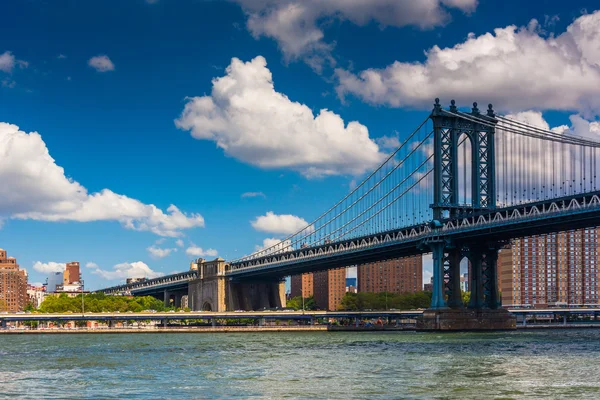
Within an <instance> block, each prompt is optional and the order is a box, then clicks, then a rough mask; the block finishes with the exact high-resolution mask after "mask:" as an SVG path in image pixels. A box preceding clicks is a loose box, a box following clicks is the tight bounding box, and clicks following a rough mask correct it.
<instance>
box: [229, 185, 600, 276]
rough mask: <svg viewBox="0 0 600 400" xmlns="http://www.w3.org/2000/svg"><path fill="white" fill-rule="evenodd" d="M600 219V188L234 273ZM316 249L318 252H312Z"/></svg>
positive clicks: (352, 261) (362, 258) (252, 263)
mask: <svg viewBox="0 0 600 400" xmlns="http://www.w3.org/2000/svg"><path fill="white" fill-rule="evenodd" d="M598 225H600V191H596V192H590V193H585V194H578V195H573V196H566V197H560V198H555V199H548V200H540V201H534V202H531V203H526V204H521V205H517V206H511V207H503V208H496V209H491V210H482V211H478V212H472V213H470V214H469V215H468V217H465V218H462V217H461V218H456V219H446V220H442V221H440V226H439V227H438V228H437V229H432V228H431V226H430V224H420V225H415V226H409V227H406V228H403V229H399V230H394V231H390V232H382V233H377V234H372V235H368V236H363V237H358V238H355V239H348V240H345V241H341V242H334V243H327V244H322V245H320V246H314V247H309V248H303V249H297V250H293V251H289V252H281V253H278V254H272V255H268V256H264V257H247V258H244V259H241V260H239V261H235V262H232V264H231V267H230V269H229V270H228V271H227V273H226V275H227V276H229V277H232V278H234V279H239V280H245V279H250V280H253V279H257V280H260V279H269V278H271V279H273V278H283V277H285V276H289V275H295V274H301V273H306V272H315V271H318V270H324V269H330V268H336V267H340V266H345V265H360V264H364V263H368V262H374V261H379V260H385V259H391V258H397V257H406V256H412V255H417V254H422V253H429V252H430V250H429V249H428V248H427V246H426V243H427V242H428V241H435V240H446V241H449V242H452V241H457V242H460V243H467V244H468V243H469V242H470V241H473V242H477V243H482V242H486V241H489V242H498V241H504V240H510V239H513V238H519V237H523V236H531V235H539V234H544V233H553V232H559V231H564V230H572V229H578V228H586V227H591V226H598ZM311 253H312V254H311Z"/></svg>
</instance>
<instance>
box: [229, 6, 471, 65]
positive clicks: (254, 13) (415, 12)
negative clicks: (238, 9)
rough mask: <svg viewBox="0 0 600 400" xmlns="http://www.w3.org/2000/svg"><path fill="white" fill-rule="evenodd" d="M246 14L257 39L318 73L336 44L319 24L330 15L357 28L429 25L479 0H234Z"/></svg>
mask: <svg viewBox="0 0 600 400" xmlns="http://www.w3.org/2000/svg"><path fill="white" fill-rule="evenodd" d="M236 1H237V2H238V3H239V4H241V5H242V7H243V8H244V10H245V12H246V14H247V15H248V30H249V31H250V32H251V33H252V35H253V36H254V37H255V38H257V39H258V38H260V37H261V36H265V37H269V38H272V39H274V40H276V41H277V43H278V45H279V48H280V49H281V51H282V52H283V55H284V57H285V59H286V60H288V61H289V60H295V59H298V58H303V59H304V60H305V61H306V62H307V63H308V64H309V65H311V66H312V67H313V68H314V69H315V70H317V71H320V70H321V68H322V65H323V63H324V62H326V61H327V62H329V63H330V64H334V63H335V62H334V60H333V57H332V56H331V50H332V49H333V47H334V45H333V44H331V43H327V42H325V41H324V32H323V25H325V24H326V21H327V20H331V19H333V18H335V19H339V20H349V21H351V22H352V23H354V24H357V25H359V26H364V25H367V24H369V23H370V22H371V21H375V22H376V23H377V24H379V26H380V27H382V28H383V27H386V26H395V27H400V26H406V25H414V26H417V27H419V28H421V29H428V28H432V27H435V26H439V25H443V24H445V23H446V22H448V21H449V18H450V16H449V14H448V12H447V9H448V8H458V9H460V10H462V11H463V12H471V11H473V10H475V8H476V7H477V0H419V1H414V0H350V1H349V0H327V1H322V0H277V1H275V0H236Z"/></svg>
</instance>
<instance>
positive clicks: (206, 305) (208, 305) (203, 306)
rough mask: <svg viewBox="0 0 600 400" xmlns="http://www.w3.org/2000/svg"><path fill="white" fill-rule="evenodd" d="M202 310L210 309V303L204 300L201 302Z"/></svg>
mask: <svg viewBox="0 0 600 400" xmlns="http://www.w3.org/2000/svg"><path fill="white" fill-rule="evenodd" d="M202 311H212V305H211V304H210V303H209V302H208V301H206V302H204V304H202Z"/></svg>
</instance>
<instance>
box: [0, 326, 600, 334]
mask: <svg viewBox="0 0 600 400" xmlns="http://www.w3.org/2000/svg"><path fill="white" fill-rule="evenodd" d="M556 329H558V330H561V329H562V330H564V329H567V330H568V329H600V324H571V325H562V324H561V325H548V324H543V325H542V324H540V325H524V326H523V325H518V326H517V329H515V331H527V330H556ZM415 331H416V328H415V327H395V326H392V327H369V328H360V327H359V328H357V327H354V326H326V325H322V326H273V327H267V326H221V327H178V328H150V329H140V328H105V329H103V328H100V329H98V328H91V329H85V328H78V329H6V330H0V335H44V334H49V335H56V334H76V335H77V334H79V335H86V334H130V333H141V334H153V333H154V334H156V333H238V332H242V333H253V332H278V333H280V332H415ZM481 332H486V331H481ZM487 332H496V331H487Z"/></svg>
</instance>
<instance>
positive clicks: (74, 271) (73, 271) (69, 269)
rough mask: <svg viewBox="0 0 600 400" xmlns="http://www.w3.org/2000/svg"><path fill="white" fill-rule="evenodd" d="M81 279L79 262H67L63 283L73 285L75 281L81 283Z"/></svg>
mask: <svg viewBox="0 0 600 400" xmlns="http://www.w3.org/2000/svg"><path fill="white" fill-rule="evenodd" d="M80 280H81V275H80V271H79V262H77V261H73V262H70V263H67V265H66V266H65V273H64V276H63V285H72V284H74V283H79V282H80Z"/></svg>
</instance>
